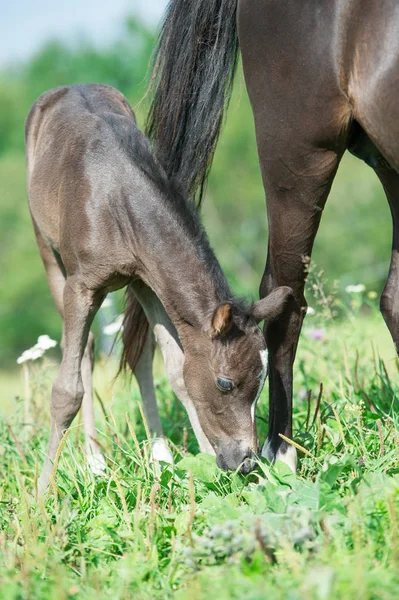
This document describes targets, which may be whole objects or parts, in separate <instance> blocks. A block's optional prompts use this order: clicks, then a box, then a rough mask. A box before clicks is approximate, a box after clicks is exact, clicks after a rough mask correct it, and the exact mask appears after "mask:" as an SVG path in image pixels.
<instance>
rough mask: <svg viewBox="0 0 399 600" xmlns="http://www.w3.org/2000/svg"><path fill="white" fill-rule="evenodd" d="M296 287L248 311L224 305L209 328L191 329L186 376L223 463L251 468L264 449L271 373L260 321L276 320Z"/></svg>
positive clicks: (278, 291)
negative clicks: (258, 411)
mask: <svg viewBox="0 0 399 600" xmlns="http://www.w3.org/2000/svg"><path fill="white" fill-rule="evenodd" d="M291 293H292V291H291V289H290V288H287V287H280V288H277V289H276V290H274V292H272V293H271V294H270V295H269V296H267V298H264V299H263V300H260V301H259V302H256V303H255V304H254V305H253V306H252V309H250V310H248V309H247V310H246V309H244V308H242V307H240V306H239V305H237V304H236V303H234V302H226V303H222V304H220V305H219V306H218V307H217V308H216V309H215V311H214V313H213V314H212V315H210V317H209V320H208V323H207V325H206V327H205V328H204V329H203V330H202V331H201V333H200V335H198V332H197V331H195V330H193V331H192V332H190V330H188V331H187V334H186V335H187V339H186V341H187V343H185V344H184V349H185V361H184V370H183V372H184V381H185V385H186V388H187V392H188V394H189V396H190V398H191V400H192V402H193V404H194V406H195V408H196V411H197V415H198V419H199V422H200V425H201V427H202V429H203V432H204V434H205V436H206V437H207V439H208V441H209V442H210V444H211V446H212V447H213V449H214V451H215V453H216V460H217V464H218V465H219V467H221V468H222V469H225V470H228V469H229V470H235V469H237V468H238V467H240V466H241V472H243V473H244V474H245V473H248V472H249V471H250V470H251V468H252V465H253V462H252V461H251V457H252V455H253V454H254V453H256V452H257V450H258V441H257V435H256V424H255V408H256V402H257V400H258V398H259V395H260V393H261V391H262V388H263V385H264V383H265V379H266V375H267V349H266V344H265V340H264V336H263V333H262V332H261V330H260V329H259V327H258V323H259V322H260V321H265V323H266V324H267V323H268V322H269V321H271V320H273V319H275V318H276V317H277V316H279V314H280V313H281V312H282V310H283V308H284V304H285V302H286V301H287V299H288V297H289V296H290V295H291Z"/></svg>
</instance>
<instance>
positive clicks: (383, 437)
mask: <svg viewBox="0 0 399 600" xmlns="http://www.w3.org/2000/svg"><path fill="white" fill-rule="evenodd" d="M309 287H310V292H311V291H312V290H313V293H314V294H315V296H316V298H314V299H313V306H314V310H315V312H314V313H313V314H311V315H308V316H307V317H306V322H305V326H304V330H303V334H302V337H301V342H300V346H299V349H298V355H297V361H296V369H295V413H294V414H295V416H294V432H295V433H294V440H295V442H296V443H297V444H298V448H299V449H298V453H299V457H300V460H299V468H298V472H297V475H296V476H294V475H293V474H292V473H291V472H290V471H289V469H288V468H287V467H286V465H284V464H283V463H276V464H275V465H274V466H271V465H270V464H268V463H267V462H266V461H264V460H261V461H259V464H258V466H257V469H256V471H255V472H254V473H253V474H251V475H249V476H247V477H243V476H241V475H239V474H238V473H230V474H228V473H225V472H222V471H220V470H219V469H218V468H217V466H216V464H215V459H214V458H213V457H210V456H208V455H203V454H198V453H197V445H196V440H195V438H194V436H193V434H192V432H191V430H190V428H189V423H188V421H187V417H186V416H185V414H184V409H183V408H182V407H181V406H180V405H179V403H178V401H177V400H176V398H175V397H174V396H173V393H172V392H171V389H170V387H169V385H168V382H167V381H166V380H165V378H164V376H163V374H162V366H161V363H160V362H159V360H158V361H157V368H156V373H157V377H156V384H157V395H158V399H159V403H160V410H161V418H162V422H163V425H164V428H165V433H166V435H167V436H168V437H169V438H170V439H171V441H172V448H173V455H174V465H173V466H170V465H166V464H154V463H151V462H150V460H149V456H150V442H149V439H148V435H147V434H146V426H145V422H144V421H143V416H142V411H141V404H140V396H139V393H138V390H137V387H136V385H135V383H134V382H132V381H131V379H130V378H129V377H127V376H126V377H122V378H119V379H117V380H116V381H114V380H113V376H114V374H115V368H116V361H115V359H114V358H108V359H106V358H104V357H100V358H99V359H98V361H97V364H96V368H95V376H94V379H95V389H96V413H97V421H98V423H97V424H98V432H99V433H98V439H99V441H100V443H101V446H102V448H103V450H104V453H105V456H106V460H107V472H106V475H105V476H104V477H94V476H93V475H92V474H91V473H90V471H89V468H88V466H87V464H86V459H85V456H84V451H83V444H82V439H83V438H82V433H81V429H82V428H81V424H80V423H79V422H78V423H76V424H74V425H73V426H72V428H71V430H70V431H69V434H68V436H67V438H66V442H65V445H64V447H63V449H62V453H61V454H60V455H59V457H58V458H57V460H56V465H55V475H54V480H53V482H52V485H51V488H50V489H49V491H48V492H47V494H46V495H45V497H43V498H40V497H39V498H38V497H37V489H36V487H37V477H38V472H39V469H40V467H41V463H42V460H43V453H44V452H45V447H46V440H47V433H48V424H49V415H48V397H49V393H50V386H51V381H52V379H53V377H54V373H55V369H56V362H57V360H56V359H55V357H54V356H52V355H51V352H52V351H50V352H49V353H48V354H47V355H46V356H45V357H43V358H41V359H39V360H37V361H34V362H31V363H25V364H26V365H28V369H29V382H28V386H27V385H26V381H25V383H24V379H23V373H22V370H21V372H20V373H17V372H15V371H14V372H13V374H9V377H8V379H7V385H6V386H5V387H4V389H3V393H2V396H3V399H4V400H5V402H3V404H2V409H1V412H2V419H1V421H0V449H1V450H0V464H1V467H0V469H1V474H2V477H1V482H0V548H1V555H0V588H1V597H2V598H4V600H13V599H15V600H17V599H25V598H26V599H30V598H34V599H36V598H37V599H39V598H40V599H41V600H46V599H47V598H48V599H50V598H54V597H57V598H60V599H63V598H65V599H67V598H68V599H70V598H79V599H89V598H90V599H91V598H96V599H97V600H100V599H102V598H104V599H105V598H109V597H110V596H112V598H114V599H115V600H116V599H118V600H119V599H127V598H132V597H134V598H138V599H140V600H141V599H147V598H148V599H153V598H160V599H165V598H179V599H186V598H187V599H189V598H190V600H191V599H198V600H199V599H202V598H208V597H209V596H210V595H211V594H212V595H214V596H215V597H217V598H218V599H221V600H224V599H226V600H227V599H233V598H237V599H238V598H240V599H241V598H246V599H253V600H255V599H261V598H266V597H271V598H273V599H278V598H289V599H292V600H295V599H302V598H307V599H313V598H314V599H315V600H319V599H320V600H327V599H329V598H339V599H346V598H347V599H351V600H353V599H354V598H359V599H362V600H365V599H377V598H378V599H390V598H394V597H396V596H397V589H398V585H399V574H398V565H399V538H398V529H399V513H398V509H399V478H398V459H399V433H398V414H399V411H398V385H397V382H398V373H397V359H396V358H395V353H394V348H393V345H392V342H391V340H390V337H389V334H388V332H387V331H386V330H385V327H384V324H383V322H382V318H381V317H380V316H379V313H378V311H377V307H376V301H375V299H374V296H375V294H373V291H372V290H371V291H368V292H367V290H366V291H364V292H356V291H355V292H350V293H348V294H346V297H345V300H343V299H341V298H339V297H338V296H335V297H334V295H333V294H330V295H329V296H326V295H324V294H323V285H322V276H321V274H320V273H318V272H314V273H313V275H311V278H310V283H309ZM335 313H338V314H339V315H340V317H339V319H338V318H337V317H335V316H334V314H335ZM320 383H322V384H323V388H322V391H321V392H320ZM27 390H29V392H30V395H31V405H30V414H29V415H28V416H27V414H26V407H25V397H24V395H25V394H26V392H27ZM267 407H268V403H267V389H266V388H265V390H264V392H263V394H262V397H261V401H260V404H259V405H258V409H257V415H258V429H259V436H260V438H261V439H263V438H264V436H265V432H266V423H265V419H266V417H267Z"/></svg>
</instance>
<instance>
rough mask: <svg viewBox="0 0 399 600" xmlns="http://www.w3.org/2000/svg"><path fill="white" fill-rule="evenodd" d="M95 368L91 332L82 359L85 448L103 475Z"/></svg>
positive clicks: (89, 457) (97, 473)
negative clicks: (94, 383) (95, 404)
mask: <svg viewBox="0 0 399 600" xmlns="http://www.w3.org/2000/svg"><path fill="white" fill-rule="evenodd" d="M93 368H94V336H93V334H92V333H91V332H90V333H89V337H88V340H87V344H86V348H85V351H84V354H83V359H82V380H83V389H84V396H83V401H82V420H83V428H84V432H85V449H86V456H87V462H88V463H89V465H90V468H91V470H92V472H93V473H94V475H102V474H103V473H104V471H105V467H106V464H105V459H104V456H103V455H102V452H101V450H100V446H99V445H98V443H97V431H96V423H95V418H94V406H93Z"/></svg>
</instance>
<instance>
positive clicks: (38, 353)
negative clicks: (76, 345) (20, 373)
mask: <svg viewBox="0 0 399 600" xmlns="http://www.w3.org/2000/svg"><path fill="white" fill-rule="evenodd" d="M56 345H57V342H56V341H55V340H52V339H51V337H49V336H48V335H39V337H38V339H37V342H36V344H35V345H34V346H32V348H29V349H28V350H25V351H24V352H22V354H21V356H19V357H18V358H17V363H18V364H19V365H22V363H24V362H27V361H29V360H37V359H38V358H41V357H42V356H43V354H44V353H45V352H46V350H49V349H50V348H54V346H56Z"/></svg>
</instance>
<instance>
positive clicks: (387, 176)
mask: <svg viewBox="0 0 399 600" xmlns="http://www.w3.org/2000/svg"><path fill="white" fill-rule="evenodd" d="M376 173H377V175H378V177H379V179H380V181H381V183H382V185H383V186H384V190H385V193H386V196H387V198H388V202H389V206H390V208H391V214H392V224H393V236H392V255H391V264H390V266H389V273H388V279H387V281H386V284H385V287H384V291H383V292H382V295H381V300H380V307H381V312H382V315H383V317H384V319H385V322H386V324H387V326H388V329H389V331H390V333H391V336H392V339H393V341H394V344H395V346H396V351H397V352H399V174H398V173H397V172H396V171H394V170H393V169H389V168H387V167H379V168H378V169H376Z"/></svg>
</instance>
